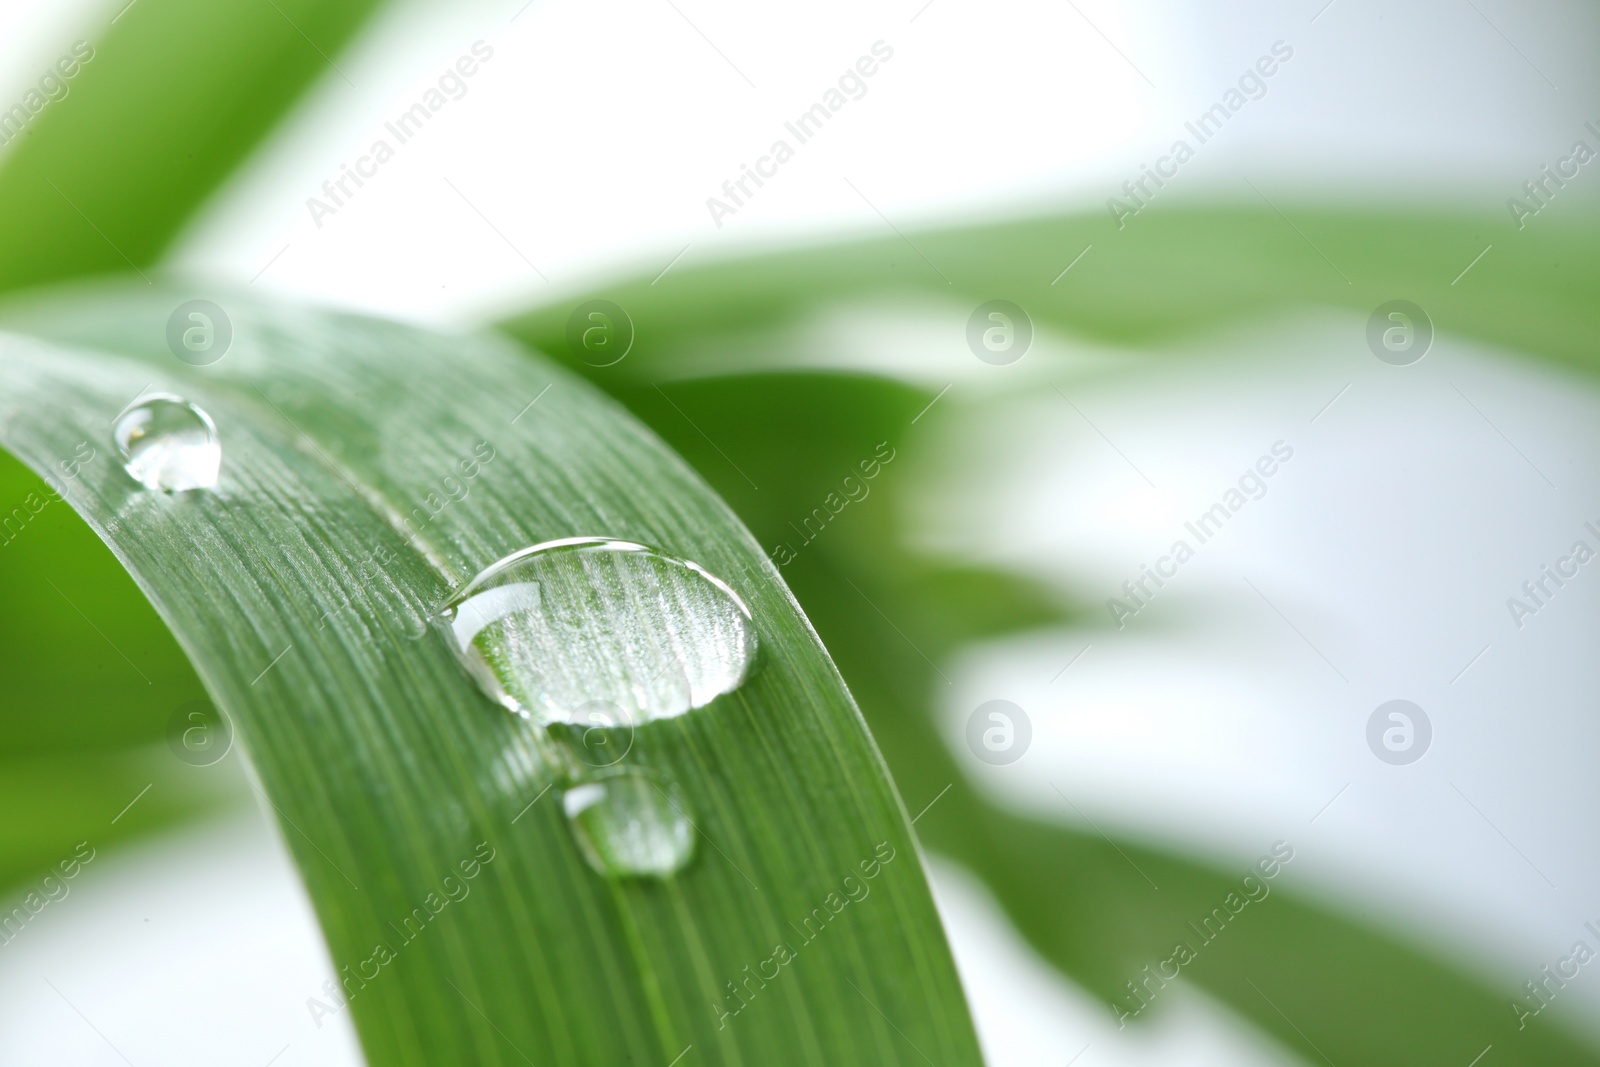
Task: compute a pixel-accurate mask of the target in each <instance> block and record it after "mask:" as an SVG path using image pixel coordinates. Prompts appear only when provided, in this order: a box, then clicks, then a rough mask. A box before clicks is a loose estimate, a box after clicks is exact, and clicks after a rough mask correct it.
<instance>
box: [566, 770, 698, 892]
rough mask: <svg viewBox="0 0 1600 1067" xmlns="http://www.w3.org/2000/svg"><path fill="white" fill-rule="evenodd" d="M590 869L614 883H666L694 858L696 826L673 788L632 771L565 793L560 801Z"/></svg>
mask: <svg viewBox="0 0 1600 1067" xmlns="http://www.w3.org/2000/svg"><path fill="white" fill-rule="evenodd" d="M561 806H562V808H563V810H565V811H566V813H567V821H568V822H569V823H570V824H571V826H572V831H573V835H574V836H575V837H576V838H577V839H578V846H579V848H580V849H581V850H582V851H583V855H584V859H586V860H588V861H589V866H591V867H593V868H594V869H595V870H597V871H599V872H600V873H601V874H604V875H607V876H609V877H612V878H628V877H652V878H665V877H667V876H668V875H670V874H674V873H676V872H677V871H680V870H682V869H683V868H684V866H685V865H686V864H688V862H689V859H690V857H692V856H693V855H694V826H693V824H692V823H691V822H690V821H689V817H688V815H686V814H685V813H684V800H683V797H682V795H681V794H680V793H679V792H678V790H677V789H676V788H675V787H673V786H672V785H671V783H670V782H669V783H665V784H663V783H662V782H659V781H657V780H656V779H655V778H652V777H650V776H649V775H646V774H640V773H637V772H633V771H628V772H623V773H620V774H612V775H608V776H605V777H602V778H600V779H598V780H596V781H592V782H585V783H584V784H582V785H579V786H574V787H573V788H572V789H569V790H567V792H566V795H564V796H563V797H562V798H561Z"/></svg>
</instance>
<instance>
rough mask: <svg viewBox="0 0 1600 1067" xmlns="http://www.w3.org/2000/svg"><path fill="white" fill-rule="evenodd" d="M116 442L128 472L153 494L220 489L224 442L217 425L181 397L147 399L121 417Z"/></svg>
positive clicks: (153, 395)
mask: <svg viewBox="0 0 1600 1067" xmlns="http://www.w3.org/2000/svg"><path fill="white" fill-rule="evenodd" d="M111 437H112V440H113V441H114V442H115V444H116V446H117V453H118V454H119V455H120V456H121V457H122V465H123V467H125V468H126V469H127V471H128V473H129V474H130V475H132V476H133V478H134V480H135V481H137V482H139V483H140V484H141V485H143V486H144V487H145V488H147V489H159V490H161V491H162V492H165V493H178V492H182V491H183V490H185V489H210V488H212V487H213V486H215V485H216V484H217V473H218V471H220V470H221V469H222V442H221V441H220V440H218V438H217V427H216V424H215V423H213V422H212V421H211V416H210V415H207V414H206V413H205V412H204V411H202V410H200V408H198V407H196V406H195V405H194V404H191V403H189V402H188V401H187V400H185V399H183V398H182V397H180V396H173V395H172V394H170V393H151V394H150V395H148V396H145V397H143V398H141V399H140V400H139V402H138V403H136V404H134V405H132V406H131V407H129V408H128V409H127V410H126V411H124V412H123V413H122V414H121V415H118V416H117V421H116V423H115V425H113V426H112V429H111Z"/></svg>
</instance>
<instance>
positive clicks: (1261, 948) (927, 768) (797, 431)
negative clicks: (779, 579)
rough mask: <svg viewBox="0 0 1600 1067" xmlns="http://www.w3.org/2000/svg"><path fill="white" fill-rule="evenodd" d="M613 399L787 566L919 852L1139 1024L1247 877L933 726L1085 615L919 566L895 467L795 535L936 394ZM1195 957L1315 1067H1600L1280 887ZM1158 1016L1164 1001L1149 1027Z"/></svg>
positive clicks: (730, 384)
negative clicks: (1172, 959) (1005, 656)
mask: <svg viewBox="0 0 1600 1067" xmlns="http://www.w3.org/2000/svg"><path fill="white" fill-rule="evenodd" d="M616 394H617V395H618V396H619V398H621V399H623V400H624V401H625V402H626V403H627V404H628V405H629V407H630V408H631V409H632V410H633V411H635V413H637V414H638V415H639V416H640V417H641V418H643V419H644V420H645V421H646V422H647V423H649V424H650V425H651V426H652V427H653V428H655V429H656V431H657V432H658V433H660V434H661V435H662V436H663V437H664V438H666V440H667V441H668V443H669V444H671V445H672V446H673V447H674V449H676V450H677V451H678V452H679V453H680V454H682V455H683V456H684V457H685V458H686V459H688V460H689V462H690V463H692V464H693V465H694V466H695V467H696V468H697V469H698V470H700V471H701V473H702V474H703V475H705V477H706V478H707V480H708V481H710V482H711V483H712V485H713V486H714V487H715V488H717V489H718V491H719V492H720V493H721V494H722V495H723V496H724V498H725V499H727V500H728V501H729V502H730V504H732V505H733V506H734V508H735V510H737V511H738V512H739V513H740V515H741V516H742V517H743V518H744V519H745V521H746V522H747V523H748V524H749V526H750V528H751V530H752V531H753V532H754V533H755V534H756V536H757V537H758V538H759V539H761V541H762V543H763V544H764V545H766V546H767V547H768V550H769V552H770V551H772V550H773V548H774V547H775V546H777V545H779V544H789V545H791V546H793V547H794V549H795V552H794V558H793V560H792V562H790V563H788V564H786V565H785V566H784V567H783V569H782V573H783V575H784V577H785V578H786V579H787V580H788V582H789V584H790V586H791V587H792V588H793V589H794V591H795V595H796V596H797V597H798V598H799V599H800V602H801V604H803V605H804V606H805V609H806V612H807V615H808V616H809V617H810V619H811V620H812V622H813V623H814V624H815V626H816V627H817V631H818V633H819V634H820V635H821V636H822V638H823V640H824V642H825V644H826V645H827V646H828V648H829V649H831V650H832V653H833V656H834V658H835V660H836V662H837V663H838V665H839V668H840V670H841V671H842V672H843V674H844V676H845V678H846V679H847V680H848V682H849V684H850V686H851V691H852V692H853V693H854V694H855V696H856V699H857V700H858V701H859V702H860V704H861V707H862V710H863V712H864V714H865V715H866V716H867V721H868V722H869V724H870V725H871V727H872V731H873V736H874V737H875V738H876V740H877V742H878V744H879V746H880V747H881V748H882V750H883V753H884V757H885V758H886V759H887V760H888V762H889V766H890V769H891V770H892V771H893V773H894V776H895V781H896V783H897V785H898V786H899V788H900V790H901V792H902V795H903V796H905V798H906V802H907V805H908V807H909V808H910V809H911V810H912V811H919V810H921V809H922V808H923V806H924V805H926V804H929V803H930V802H932V801H935V800H936V801H937V802H936V803H934V804H933V806H932V807H930V808H929V809H928V812H927V814H926V815H925V816H923V817H921V818H920V819H919V821H918V822H917V832H918V835H919V837H920V838H921V839H922V840H923V842H924V843H925V844H926V845H927V846H928V847H929V848H930V849H932V850H934V851H936V852H938V853H941V854H943V855H945V856H949V857H951V858H952V859H955V860H957V861H958V862H960V863H962V864H964V865H965V866H967V867H968V868H969V869H971V870H972V871H974V872H975V873H977V874H978V875H979V876H980V877H981V878H982V879H983V880H984V881H985V883H987V885H988V886H989V889H990V891H991V892H992V893H993V894H994V895H995V897H996V898H997V900H998V901H999V902H1000V904H1001V906H1002V907H1003V908H1004V909H1005V911H1006V913H1007V914H1008V916H1009V917H1010V919H1011V921H1012V922H1013V923H1014V924H1015V925H1016V927H1017V929H1018V930H1019V931H1020V932H1021V933H1022V934H1023V935H1024V936H1025V937H1026V938H1027V939H1028V941H1029V942H1030V943H1031V944H1032V945H1033V946H1034V948H1035V949H1036V950H1037V951H1038V952H1039V953H1040V954H1041V955H1042V956H1044V957H1045V958H1046V959H1048V960H1049V961H1051V962H1052V963H1053V964H1055V965H1056V966H1057V967H1059V968H1060V969H1061V970H1062V971H1063V972H1064V973H1066V974H1068V975H1070V976H1071V977H1072V978H1073V979H1074V980H1076V981H1077V982H1079V983H1080V984H1082V985H1083V986H1084V987H1085V988H1086V989H1088V990H1089V991H1090V992H1091V993H1093V994H1094V995H1095V996H1096V997H1098V998H1100V999H1101V1000H1103V1001H1104V1002H1106V1003H1107V1005H1108V1008H1107V1011H1108V1016H1110V1015H1111V1013H1112V1012H1113V1011H1114V1009H1113V1008H1112V1007H1111V1005H1112V1004H1114V1003H1122V1004H1124V1005H1125V1006H1126V1007H1127V1008H1129V1009H1130V1010H1131V1009H1133V1008H1136V1007H1137V1006H1138V1002H1137V1001H1136V1000H1135V999H1134V997H1133V995H1132V994H1131V993H1130V992H1129V990H1128V989H1127V987H1126V983H1128V982H1132V981H1139V980H1142V979H1143V978H1144V975H1143V973H1142V971H1143V968H1145V967H1147V966H1152V967H1153V966H1154V965H1155V964H1156V963H1157V962H1159V961H1161V960H1165V959H1167V958H1168V957H1169V956H1171V955H1172V953H1173V946H1174V945H1175V943H1176V942H1177V941H1179V940H1183V941H1186V942H1187V943H1189V944H1190V945H1191V946H1192V947H1199V942H1200V939H1199V938H1198V937H1197V936H1196V935H1195V934H1194V933H1193V931H1192V930H1191V929H1190V928H1189V925H1188V924H1189V923H1193V922H1198V921H1200V920H1201V919H1202V918H1203V917H1204V916H1206V915H1208V914H1209V913H1210V912H1211V909H1212V908H1215V907H1218V906H1220V905H1221V904H1222V902H1223V900H1224V898H1225V897H1226V896H1227V895H1228V894H1229V892H1231V891H1234V890H1235V889H1237V887H1238V886H1239V880H1240V878H1241V877H1242V876H1243V875H1244V874H1246V873H1248V872H1247V871H1246V870H1245V869H1242V868H1241V869H1240V870H1237V871H1229V870H1226V869H1222V868H1219V867H1218V866H1216V865H1215V864H1214V863H1211V862H1206V861H1200V860H1196V859H1194V858H1191V857H1187V856H1183V855H1180V854H1176V853H1174V852H1173V851H1171V850H1168V849H1162V848H1157V847H1152V846H1150V845H1148V844H1145V843H1141V842H1138V841H1134V840H1130V839H1128V838H1126V837H1120V836H1119V837H1117V838H1115V839H1113V838H1110V837H1106V836H1102V835H1101V834H1100V833H1098V832H1096V831H1094V830H1092V829H1077V828H1074V827H1073V825H1072V824H1074V823H1077V824H1081V822H1082V817H1081V815H1080V814H1079V813H1077V812H1073V811H1071V810H1069V809H1067V808H1066V806H1065V805H1063V807H1062V812H1061V815H1062V822H1061V823H1055V822H1046V821H1043V820H1041V819H1038V818H1032V817H1029V816H1025V815H1019V814H1016V813H1014V812H1011V811H1007V810H1005V809H1003V808H1001V807H999V806H997V805H996V804H994V803H993V802H992V801H990V800H989V799H988V798H987V797H985V796H983V795H982V794H980V793H979V792H978V791H977V790H976V789H975V788H974V787H973V785H972V784H971V783H969V782H968V781H967V780H966V779H965V777H964V776H963V774H962V771H961V770H960V768H959V767H958V765H957V764H956V762H955V760H954V759H953V758H952V757H951V755H950V753H949V751H948V750H947V749H946V747H945V744H944V742H943V741H942V740H941V739H940V736H939V733H938V731H937V730H936V729H935V727H934V725H933V722H932V721H931V719H930V709H931V708H932V707H933V706H934V704H935V702H936V700H937V696H938V694H937V690H939V689H942V688H943V687H944V685H945V684H946V683H945V681H944V680H943V679H942V678H941V677H940V675H939V673H938V666H939V665H941V664H946V663H948V662H949V658H950V657H951V656H952V655H953V654H954V653H955V652H957V651H958V650H959V649H960V648H961V647H963V646H964V645H967V644H969V643H971V642H975V641H979V640H984V639H988V638H992V637H996V636H1000V635H1004V634H1007V633H1015V632H1020V631H1025V630H1030V629H1035V628H1039V627H1045V626H1050V625H1056V624H1060V623H1063V622H1069V621H1075V620H1081V619H1082V618H1084V617H1085V616H1086V615H1087V614H1088V612H1087V609H1085V608H1083V607H1082V606H1077V605H1072V604H1068V603H1064V602H1062V601H1060V600H1059V599H1056V598H1054V597H1051V596H1047V595H1046V594H1045V593H1044V592H1043V591H1042V590H1041V589H1040V588H1039V587H1038V586H1037V585H1036V584H1035V583H1033V582H1030V581H1027V580H1024V579H1022V578H1019V577H1015V576H1010V575H1005V574H1001V573H997V572H992V571H985V570H982V569H974V568H964V567H963V568H957V567H949V566H944V565H940V564H937V563H931V562H928V561H926V560H923V559H920V558H918V557H916V556H914V555H912V554H910V553H908V551H907V550H906V549H905V548H904V547H903V546H904V545H905V544H906V542H907V540H908V538H907V531H904V530H901V529H898V528H897V527H896V519H895V514H894V509H893V507H892V506H891V505H892V500H893V493H894V481H895V478H896V477H897V475H899V473H900V471H901V470H903V469H904V468H903V466H902V467H896V466H895V464H894V463H893V462H891V463H890V464H888V465H887V466H885V467H884V468H883V470H882V471H880V473H879V475H878V476H877V477H876V478H875V479H872V480H871V481H868V482H866V484H868V485H869V486H870V491H869V492H868V494H867V495H866V496H865V497H863V498H862V499H860V500H852V501H851V502H850V503H848V504H845V505H844V506H843V507H842V508H841V509H840V510H839V511H838V512H837V514H835V515H833V516H832V517H831V518H829V519H828V520H827V522H826V524H825V525H824V524H821V523H814V524H813V526H811V527H803V528H797V526H796V524H798V523H801V522H803V520H804V517H805V516H807V515H809V514H811V512H812V509H813V508H815V507H817V506H818V505H821V504H823V502H824V500H825V498H826V496H827V494H828V493H830V492H842V491H841V490H840V481H841V479H842V478H843V476H845V475H847V474H849V473H851V472H852V471H854V470H856V464H857V462H858V461H859V460H860V459H861V458H862V457H865V456H872V455H873V454H874V452H875V450H876V448H877V444H878V442H889V443H890V445H891V448H898V447H900V446H904V445H905V444H906V443H907V440H908V431H909V429H910V422H911V420H912V419H913V418H914V417H916V415H917V414H918V413H919V412H920V411H922V410H923V408H924V406H925V405H926V404H927V403H928V401H929V400H930V399H931V396H932V394H929V393H925V392H923V391H921V390H917V389H912V388H909V387H907V386H904V385H902V384H899V383H895V382H890V381H887V380H884V379H879V378H873V377H868V376H860V375H845V374H822V373H809V374H807V373H767V374H760V375H753V376H750V377H747V378H736V377H714V378H705V379H696V380H693V381H682V382H675V383H662V384H661V385H659V386H655V385H652V386H619V387H617V389H616ZM735 464H737V466H735ZM858 481H866V480H865V479H859V478H858ZM757 486H759V488H756V487H757ZM813 534H814V536H811V539H810V540H809V541H808V540H807V536H808V535H813ZM1096 618H1098V616H1096ZM1069 652H1070V650H1064V651H1063V662H1065V658H1066V657H1067V656H1068V655H1069ZM1289 843H1290V844H1291V845H1293V844H1295V842H1293V841H1291V842H1289ZM1157 886H1158V887H1159V890H1158V889H1157V888H1155V887H1157ZM1198 954H1199V959H1198V960H1197V961H1196V962H1195V963H1193V964H1192V965H1190V966H1187V967H1185V968H1184V969H1183V971H1182V977H1181V978H1179V979H1178V981H1179V982H1190V981H1192V982H1195V983H1197V984H1198V985H1199V986H1200V987H1201V988H1203V989H1205V990H1206V991H1207V992H1208V993H1210V994H1212V995H1213V996H1215V997H1217V998H1218V999H1219V1000H1221V1001H1222V1002H1224V1003H1226V1004H1227V1005H1228V1006H1229V1007H1230V1008H1232V1009H1233V1010H1234V1011H1236V1012H1238V1013H1239V1014H1240V1015H1241V1016H1243V1017H1244V1018H1247V1019H1249V1020H1251V1021H1252V1022H1254V1023H1255V1024H1256V1025H1258V1026H1260V1027H1261V1028H1262V1029H1264V1030H1265V1031H1267V1032H1268V1033H1270V1034H1271V1035H1272V1036H1273V1038H1274V1039H1276V1040H1277V1041H1279V1042H1281V1043H1282V1044H1283V1045H1284V1046H1285V1047H1287V1048H1290V1049H1293V1050H1295V1051H1296V1052H1297V1053H1299V1054H1300V1055H1302V1056H1303V1057H1304V1058H1305V1059H1306V1060H1307V1061H1308V1062H1324V1060H1325V1059H1326V1060H1331V1061H1332V1062H1333V1063H1336V1064H1347V1063H1350V1064H1356V1063H1359V1064H1371V1065H1384V1067H1387V1065H1394V1067H1401V1065H1411V1064H1416V1063H1421V1062H1435V1061H1438V1060H1440V1059H1441V1057H1455V1056H1457V1055H1458V1054H1459V1059H1460V1062H1461V1063H1463V1064H1465V1063H1466V1062H1468V1061H1470V1060H1471V1059H1472V1058H1473V1057H1474V1056H1476V1055H1477V1054H1478V1053H1479V1052H1481V1051H1482V1050H1483V1049H1484V1047H1485V1046H1486V1045H1489V1044H1493V1045H1494V1049H1495V1051H1494V1055H1495V1057H1496V1062H1500V1063H1508V1064H1529V1065H1533V1064H1554V1063H1561V1064H1596V1063H1600V1052H1597V1051H1596V1050H1595V1049H1593V1048H1591V1047H1589V1046H1588V1045H1587V1044H1585V1043H1584V1042H1583V1041H1581V1040H1580V1039H1579V1038H1577V1037H1575V1036H1574V1035H1572V1034H1571V1033H1569V1032H1567V1031H1565V1030H1563V1029H1562V1028H1561V1027H1560V1025H1559V1023H1557V1022H1555V1021H1552V1020H1545V1021H1543V1022H1541V1024H1540V1025H1539V1026H1536V1027H1529V1028H1527V1029H1526V1030H1522V1031H1520V1032H1519V1031H1518V1028H1517V1020H1516V1018H1515V1016H1514V1015H1513V1013H1512V1011H1511V1010H1510V1008H1509V1007H1508V1001H1509V993H1508V992H1497V991H1496V990H1494V989H1491V988H1489V987H1488V986H1487V985H1486V984H1485V983H1484V982H1483V981H1482V980H1481V979H1480V978H1478V977H1477V976H1474V975H1468V974H1466V973H1463V972H1462V971H1461V970H1460V969H1459V968H1458V967H1457V966H1456V965H1455V964H1453V963H1450V962H1447V961H1446V960H1444V959H1442V958H1440V957H1438V956H1434V955H1431V954H1429V953H1428V952H1426V951H1424V950H1422V949H1420V948H1418V947H1417V946H1415V945H1412V944H1407V943H1403V942H1402V941H1400V940H1399V939H1397V938H1395V937H1394V936H1392V935H1390V934H1387V933H1385V932H1382V931H1380V930H1377V929H1375V928H1372V927H1370V926H1366V925H1363V924H1362V923H1360V922H1359V921H1356V920H1354V919H1352V918H1350V917H1347V916H1345V915H1342V914H1338V913H1336V912H1333V911H1331V910H1329V909H1328V908H1326V907H1324V906H1322V905H1320V904H1317V903H1314V902H1312V901H1311V900H1309V899H1308V898H1306V897H1304V896H1302V895H1300V894H1297V893H1295V892H1294V891H1293V890H1292V889H1289V888H1286V887H1285V885H1284V884H1283V883H1278V884H1276V885H1274V886H1273V887H1272V891H1271V895H1270V897H1268V898H1267V899H1266V900H1265V901H1263V902H1262V903H1261V904H1260V905H1252V906H1251V907H1250V910H1249V914H1248V915H1246V916H1243V917H1241V921H1239V922H1238V923H1237V924H1236V925H1230V926H1228V927H1227V929H1226V930H1225V932H1224V933H1223V935H1221V936H1220V937H1219V938H1218V939H1217V941H1216V942H1215V943H1214V944H1212V945H1206V946H1205V947H1200V948H1199V953H1198ZM1252 983H1253V984H1252ZM1508 988H1509V987H1508ZM1269 998H1270V999H1269ZM1160 1010H1161V1002H1160V996H1159V994H1158V995H1157V997H1156V998H1155V1006H1154V1007H1153V1008H1152V1009H1151V1011H1150V1012H1148V1013H1146V1014H1144V1015H1143V1016H1142V1017H1141V1018H1142V1019H1148V1018H1149V1017H1150V1016H1151V1015H1154V1014H1159V1013H1160Z"/></svg>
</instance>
